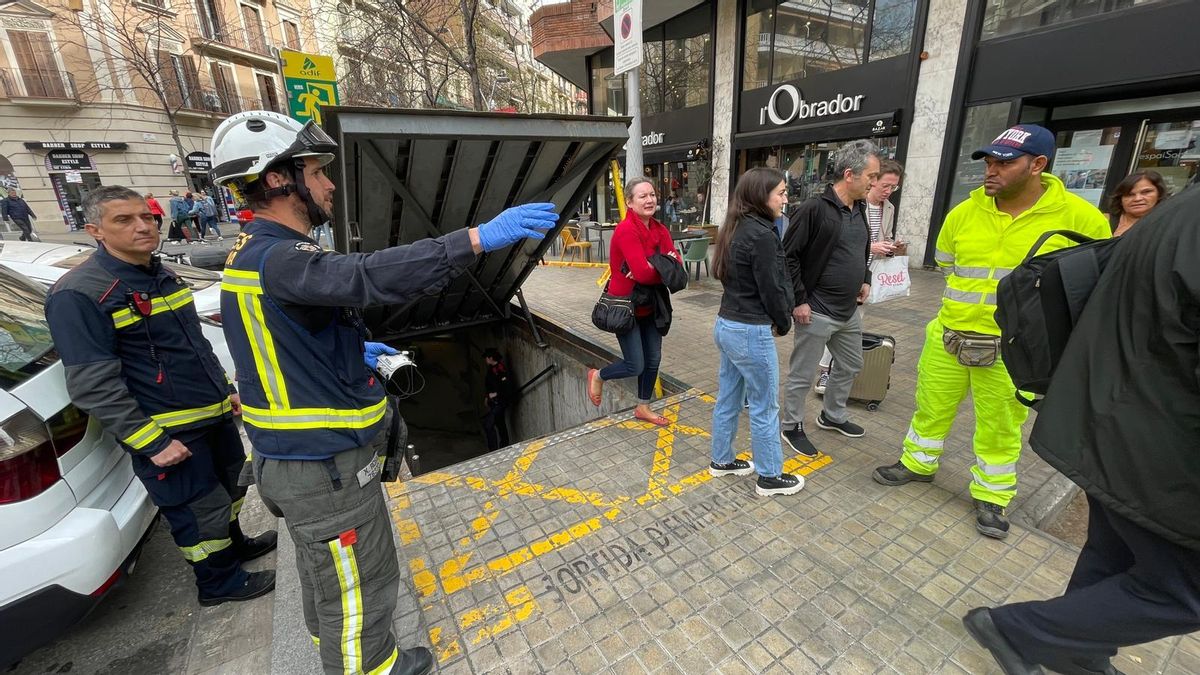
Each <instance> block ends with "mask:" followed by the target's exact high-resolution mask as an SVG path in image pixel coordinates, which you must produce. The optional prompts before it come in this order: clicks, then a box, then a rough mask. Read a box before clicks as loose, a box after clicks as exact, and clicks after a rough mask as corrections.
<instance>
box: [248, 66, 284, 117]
mask: <svg viewBox="0 0 1200 675" xmlns="http://www.w3.org/2000/svg"><path fill="white" fill-rule="evenodd" d="M254 79H255V80H256V81H257V82H258V95H259V96H260V97H261V100H262V109H263V110H274V111H275V112H282V110H281V108H280V106H279V92H278V90H276V89H275V77H274V76H272V75H267V74H266V73H255V74H254Z"/></svg>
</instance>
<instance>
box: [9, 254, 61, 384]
mask: <svg viewBox="0 0 1200 675" xmlns="http://www.w3.org/2000/svg"><path fill="white" fill-rule="evenodd" d="M45 304H46V289H45V287H44V286H42V285H41V284H39V283H36V282H34V281H31V280H29V279H26V278H25V277H23V276H21V275H20V274H17V273H16V272H12V271H10V270H8V269H4V268H0V386H3V387H4V388H5V389H11V388H13V387H15V386H16V385H18V384H20V383H22V382H24V381H25V380H28V379H29V378H30V377H33V376H34V375H36V374H37V373H39V372H41V371H42V370H44V369H45V368H46V367H47V366H49V365H50V364H52V363H54V362H55V361H57V360H58V352H56V351H54V341H53V340H52V339H51V338H50V326H49V325H48V324H47V323H46V316H45Z"/></svg>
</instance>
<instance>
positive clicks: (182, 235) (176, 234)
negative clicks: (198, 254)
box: [167, 190, 192, 242]
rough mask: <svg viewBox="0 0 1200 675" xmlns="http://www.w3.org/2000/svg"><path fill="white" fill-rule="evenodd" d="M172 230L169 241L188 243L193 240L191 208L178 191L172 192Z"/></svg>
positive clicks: (168, 234)
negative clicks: (190, 221)
mask: <svg viewBox="0 0 1200 675" xmlns="http://www.w3.org/2000/svg"><path fill="white" fill-rule="evenodd" d="M170 206H171V228H170V230H168V233H167V239H168V240H169V241H185V240H186V241H188V242H190V241H191V240H192V234H191V231H190V228H189V220H190V219H191V216H189V215H188V211H190V210H191V207H189V206H188V205H187V203H186V202H185V201H184V198H183V197H180V196H179V191H178V190H171V201H170Z"/></svg>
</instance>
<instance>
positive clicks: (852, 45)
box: [771, 0, 870, 82]
mask: <svg viewBox="0 0 1200 675" xmlns="http://www.w3.org/2000/svg"><path fill="white" fill-rule="evenodd" d="M869 5H870V3H868V2H859V3H853V2H830V1H829V0H788V2H784V3H782V4H780V5H779V10H778V12H777V14H776V17H775V51H774V61H773V65H772V71H771V81H772V82H786V81H788V80H795V79H798V78H803V77H810V76H812V75H816V74H817V73H825V72H829V71H831V70H841V69H842V68H848V67H850V66H857V65H859V64H860V63H862V62H863V39H864V36H865V35H866V31H865V29H866V25H867V10H868V9H869Z"/></svg>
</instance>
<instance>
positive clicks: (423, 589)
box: [408, 558, 437, 598]
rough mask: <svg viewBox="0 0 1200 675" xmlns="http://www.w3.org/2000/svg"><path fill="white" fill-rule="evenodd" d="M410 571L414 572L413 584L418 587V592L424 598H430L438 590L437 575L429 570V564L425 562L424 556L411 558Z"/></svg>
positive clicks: (409, 562)
mask: <svg viewBox="0 0 1200 675" xmlns="http://www.w3.org/2000/svg"><path fill="white" fill-rule="evenodd" d="M408 571H409V572H410V573H411V574H412V579H413V585H414V586H416V587H417V594H418V595H420V596H421V597H422V598H428V597H429V596H431V595H433V594H434V593H436V592H437V577H435V576H433V572H431V571H429V566H428V565H427V564H426V563H425V559H424V558H413V559H412V560H409V561H408Z"/></svg>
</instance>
